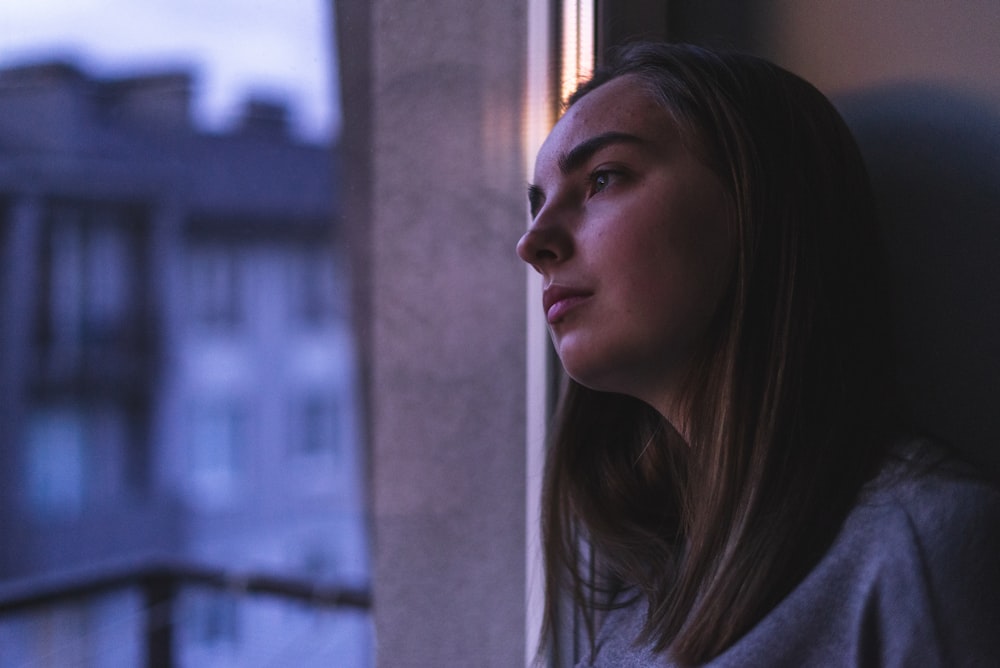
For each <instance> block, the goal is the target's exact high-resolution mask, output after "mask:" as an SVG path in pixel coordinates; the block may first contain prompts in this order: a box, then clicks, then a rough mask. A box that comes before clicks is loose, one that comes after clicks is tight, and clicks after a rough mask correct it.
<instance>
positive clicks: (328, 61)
mask: <svg viewBox="0 0 1000 668" xmlns="http://www.w3.org/2000/svg"><path fill="white" fill-rule="evenodd" d="M331 13H332V2H331V0H0V67H4V66H8V65H14V64H24V63H29V62H37V61H40V60H45V59H51V58H53V57H59V58H70V59H72V60H73V61H75V62H77V63H78V64H79V65H81V66H82V67H83V68H84V70H85V71H87V72H88V73H90V74H94V75H97V76H114V75H127V74H133V73H141V72H142V71H143V70H145V69H147V68H148V69H151V70H156V71H160V70H162V69H164V68H165V67H180V68H183V69H188V70H190V71H192V72H193V73H194V75H195V86H196V87H195V103H194V104H195V109H194V113H195V118H196V120H197V121H198V122H199V123H201V124H202V125H204V126H205V127H206V128H209V129H214V130H222V129H225V128H226V126H227V124H228V123H229V122H231V120H232V119H233V118H235V116H236V115H237V114H238V112H239V108H240V104H241V102H242V101H243V100H244V99H245V97H246V95H247V94H248V93H250V92H255V93H261V94H266V95H267V96H268V97H272V96H279V97H281V98H283V99H285V100H286V101H287V102H288V103H289V105H290V108H291V117H292V120H293V122H294V123H295V127H296V129H297V131H298V132H299V133H300V134H301V135H302V136H304V137H307V138H315V139H321V138H324V137H335V136H336V135H337V133H338V132H339V127H340V113H339V103H338V96H337V94H336V82H335V79H336V75H335V72H336V65H335V56H334V54H333V46H332V35H333V26H332V18H331Z"/></svg>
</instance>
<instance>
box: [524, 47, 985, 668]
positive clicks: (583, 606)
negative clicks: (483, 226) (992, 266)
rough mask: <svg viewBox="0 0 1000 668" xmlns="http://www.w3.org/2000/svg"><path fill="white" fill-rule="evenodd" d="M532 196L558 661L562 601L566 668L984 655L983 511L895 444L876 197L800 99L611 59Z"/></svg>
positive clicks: (566, 122)
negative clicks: (584, 646) (546, 344)
mask: <svg viewBox="0 0 1000 668" xmlns="http://www.w3.org/2000/svg"><path fill="white" fill-rule="evenodd" d="M529 200H530V205H531V211H532V218H533V221H532V224H531V227H530V228H529V230H528V232H527V233H526V234H525V235H524V237H523V238H522V239H521V241H520V243H519V244H518V253H519V255H520V257H521V258H522V259H523V260H524V261H525V262H527V263H529V264H531V265H532V266H533V267H534V268H535V269H536V270H537V271H539V272H540V273H541V274H542V277H543V284H544V295H543V302H544V307H545V311H546V318H547V321H548V324H549V328H550V333H551V336H552V340H553V343H554V345H555V349H556V352H557V354H558V355H559V358H560V360H561V361H562V363H563V366H564V367H565V369H566V372H567V375H568V376H569V380H568V381H567V385H566V387H565V391H564V394H563V396H562V398H561V405H560V410H559V415H558V419H557V428H556V430H555V433H554V439H553V442H552V445H551V448H550V452H549V458H548V461H547V464H546V467H547V468H546V480H545V488H544V492H543V495H544V496H543V518H542V521H543V540H544V549H545V557H546V574H547V603H546V615H545V620H546V621H545V634H544V635H545V637H546V639H547V641H548V646H549V647H550V648H551V649H552V650H553V651H555V650H556V648H557V647H558V643H555V642H553V640H554V636H555V628H556V626H555V617H556V609H557V606H558V604H559V601H560V599H561V598H563V597H564V596H565V594H566V593H568V594H569V595H570V596H571V598H572V600H573V601H574V603H575V605H576V606H577V607H578V609H579V610H580V612H581V613H582V617H583V619H584V621H585V626H586V628H587V631H588V633H589V638H590V651H589V652H588V653H587V654H588V656H587V657H585V663H584V664H583V665H603V666H625V665H628V666H632V665H636V666H641V665H696V664H704V663H710V664H712V665H733V666H746V665H760V666H783V665H787V666H802V665H822V666H827V665H883V664H901V665H921V666H930V665H978V664H976V661H979V660H981V661H984V662H989V661H990V659H993V660H997V657H1000V645H998V642H997V639H996V638H995V637H993V636H1000V627H997V624H998V623H1000V618H998V616H997V610H998V609H1000V608H998V605H997V604H996V603H995V602H994V601H995V600H996V599H995V598H994V599H992V600H990V599H988V598H987V597H984V596H979V595H978V594H977V592H991V593H992V594H994V595H998V596H1000V585H998V575H997V573H1000V567H994V566H992V565H991V564H990V562H989V561H988V559H990V558H992V556H991V555H990V554H989V553H988V552H983V551H982V550H984V549H993V550H995V549H997V548H1000V537H998V532H997V530H996V526H997V524H998V522H1000V510H998V508H1000V501H998V496H997V493H996V492H995V491H994V490H993V489H992V488H991V487H989V486H988V485H986V484H985V483H980V482H977V481H975V480H972V479H966V478H965V477H964V476H962V475H960V474H959V473H958V472H956V471H955V470H954V468H955V467H953V466H952V465H951V464H950V463H948V462H944V461H939V460H940V459H941V458H940V457H938V456H937V455H936V454H935V453H934V451H933V450H932V449H931V448H930V447H929V446H927V445H925V444H920V443H916V442H914V443H910V444H906V443H905V442H902V441H901V440H900V439H899V438H898V434H897V433H896V426H897V425H896V424H895V422H894V419H893V418H894V415H895V412H896V406H895V402H894V393H893V388H892V376H893V370H892V368H891V364H890V359H891V355H890V342H889V338H890V337H889V334H888V331H889V326H888V324H887V322H886V313H887V294H886V293H887V289H886V280H885V277H884V275H883V262H882V251H881V245H880V241H879V237H878V231H877V227H876V223H875V216H874V204H873V200H872V195H871V192H870V188H869V184H868V180H867V176H866V173H865V169H864V165H863V163H862V160H861V157H860V155H859V152H858V150H857V148H856V146H855V143H854V141H853V139H852V137H851V135H850V132H849V131H848V130H847V128H846V126H845V125H844V123H843V121H842V120H841V119H840V117H839V115H838V114H837V113H836V111H835V110H834V109H833V107H832V106H831V105H830V104H829V102H828V101H827V100H826V99H825V98H824V97H823V96H822V95H821V94H820V93H819V92H817V91H816V89H814V88H813V87H812V86H810V85H809V84H808V83H806V82H804V81H803V80H801V79H799V78H797V77H795V76H794V75H792V74H789V73H788V72H785V71H784V70H781V69H780V68H778V67H776V66H774V65H772V64H770V63H767V62H765V61H762V60H760V59H756V58H752V57H749V56H744V55H738V54H729V53H717V52H712V51H708V50H704V49H700V48H697V47H692V46H684V45H637V46H634V47H631V48H630V49H628V50H626V51H625V52H623V54H622V56H621V58H620V60H619V61H618V62H617V64H615V65H614V66H612V67H611V68H609V69H607V70H605V71H600V72H598V73H597V74H596V75H595V76H594V77H593V79H592V80H591V81H589V82H588V83H586V84H584V85H583V86H582V87H581V88H580V89H579V90H578V91H577V92H576V93H575V94H574V96H573V97H572V98H571V99H570V101H569V106H568V109H567V111H566V113H565V114H564V115H563V117H562V118H561V119H560V120H559V122H558V123H557V124H556V126H555V128H554V129H553V130H552V133H551V134H550V135H549V137H548V139H547V140H546V142H545V144H544V145H543V147H542V149H541V150H540V152H539V155H538V158H537V161H536V167H535V176H534V183H533V185H532V186H530V188H529ZM942 528H946V529H947V530H946V531H942ZM970 532H971V534H970ZM968 535H974V536H976V541H978V542H977V543H976V544H975V545H969V544H967V542H965V536H968ZM983 665H988V664H987V663H984V664H983Z"/></svg>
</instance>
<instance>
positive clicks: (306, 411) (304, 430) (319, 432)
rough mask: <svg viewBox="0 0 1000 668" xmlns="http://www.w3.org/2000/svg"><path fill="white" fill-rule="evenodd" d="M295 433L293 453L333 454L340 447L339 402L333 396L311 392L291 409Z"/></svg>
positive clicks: (336, 452)
mask: <svg viewBox="0 0 1000 668" xmlns="http://www.w3.org/2000/svg"><path fill="white" fill-rule="evenodd" d="M293 415H294V416H295V422H296V424H295V425H293V431H294V432H296V433H297V434H298V439H297V447H296V454H300V455H307V456H316V455H327V456H337V454H338V453H339V450H340V421H341V416H340V404H339V402H338V401H337V399H336V397H335V396H332V395H326V394H313V395H309V396H306V397H305V398H304V399H303V400H301V401H300V402H299V403H298V405H297V408H296V410H294V411H293Z"/></svg>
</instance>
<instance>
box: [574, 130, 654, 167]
mask: <svg viewBox="0 0 1000 668" xmlns="http://www.w3.org/2000/svg"><path fill="white" fill-rule="evenodd" d="M646 143H648V142H647V141H646V140H645V139H643V138H641V137H637V136H635V135H630V134H628V133H627V132H602V133H601V134H599V135H594V136H593V137H590V138H589V139H584V140H583V141H582V142H580V143H579V144H577V145H576V146H574V147H573V148H571V149H570V150H569V151H567V152H566V153H565V154H563V155H562V156H560V158H559V171H561V172H562V173H563V174H565V175H568V174H569V173H570V172H572V171H574V170H577V169H579V168H580V167H581V166H582V165H583V164H584V163H585V162H587V160H589V159H590V157H591V156H592V155H594V154H595V153H597V152H598V151H600V150H601V149H602V148H605V147H606V146H609V145H611V144H646Z"/></svg>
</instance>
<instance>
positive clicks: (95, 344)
mask: <svg viewBox="0 0 1000 668" xmlns="http://www.w3.org/2000/svg"><path fill="white" fill-rule="evenodd" d="M192 86H193V82H192V79H191V77H190V75H189V74H187V73H185V72H176V71H166V72H154V73H149V74H141V75H139V76H130V77H124V78H122V77H119V78H114V79H102V78H95V77H92V76H89V75H88V74H87V73H86V72H84V71H82V70H81V69H80V68H78V67H77V66H75V65H73V64H72V63H68V62H49V63H42V64H34V65H28V66H23V67H16V68H11V69H7V70H4V71H0V313H2V315H0V397H2V402H0V403H2V405H0V535H2V537H3V539H2V540H0V580H4V581H7V582H11V581H15V582H26V581H27V582H30V581H32V580H33V579H38V578H45V577H49V576H51V575H52V574H66V573H70V574H72V573H77V572H92V571H95V570H100V569H102V568H112V567H121V566H123V565H129V564H140V563H145V562H152V561H157V560H168V561H178V560H180V561H183V562H185V563H196V564H205V565H210V566H219V567H222V568H225V569H227V571H230V572H266V573H278V574H292V575H296V576H303V577H308V578H312V579H315V580H316V581H332V582H342V583H346V584H349V585H358V586H364V585H365V584H366V583H367V580H368V566H367V563H368V560H367V543H366V534H365V526H364V513H363V506H362V503H363V494H362V490H361V487H360V486H361V481H362V475H361V473H362V471H361V458H360V453H359V452H358V443H359V442H360V438H359V434H358V429H359V426H358V425H359V422H358V420H357V410H356V406H355V396H356V393H355V392H354V383H355V378H354V376H355V369H354V366H353V365H354V362H353V360H354V355H353V351H352V344H351V337H350V333H349V327H348V322H347V312H346V305H347V301H348V293H347V287H346V285H345V282H344V280H343V275H344V274H345V272H343V271H342V267H341V264H342V261H341V260H342V257H343V255H342V253H343V249H342V248H341V247H340V245H339V244H338V239H337V235H336V227H335V226H334V224H333V221H334V220H335V218H336V211H335V208H336V199H335V185H336V183H337V177H336V173H337V163H336V160H335V155H334V150H333V148H332V147H331V146H328V145H314V144H306V143H303V142H301V141H296V139H295V138H294V136H293V133H292V129H291V120H290V118H289V112H288V110H287V109H286V108H285V107H284V106H283V105H282V104H280V103H276V102H274V101H271V100H265V99H261V100H251V101H249V102H248V103H247V104H246V106H245V108H244V110H243V114H242V116H241V118H240V119H238V121H237V122H236V123H235V125H234V128H233V129H232V130H231V131H229V132H227V133H224V134H208V133H204V132H201V131H199V129H198V128H196V127H194V126H193V124H192V122H191V97H192ZM189 598H191V601H190V602H189V603H187V604H186V605H189V606H190V607H189V612H190V614H189V615H187V617H186V619H188V620H190V622H191V624H195V625H197V624H199V623H201V622H199V621H198V620H203V624H202V627H203V628H202V629H201V630H199V629H198V628H188V629H187V631H186V633H188V635H189V636H192V637H200V638H208V639H209V640H213V639H215V640H218V639H219V638H220V637H221V638H222V639H224V640H225V639H229V640H232V639H233V638H234V637H236V636H240V635H241V634H242V637H243V639H244V641H246V638H248V637H249V636H250V635H253V634H252V633H251V634H249V635H248V633H247V632H246V631H245V630H243V631H241V629H242V628H244V627H245V626H246V624H250V623H252V622H250V621H249V620H248V619H247V618H246V615H242V613H241V612H240V611H239V609H238V606H237V607H233V606H231V605H229V604H227V603H225V602H223V603H222V604H220V603H219V602H218V601H213V600H201V599H199V598H198V597H189ZM202 598H204V597H202ZM265 616H266V615H265ZM261 619H263V618H261ZM268 619H269V620H270V621H268V622H266V623H267V624H269V625H271V628H272V630H273V629H275V628H280V624H279V626H278V627H275V626H274V621H273V619H272V618H271V617H268ZM263 637H264V639H265V640H264V641H263V642H266V641H267V638H268V637H269V636H268V634H266V633H265V634H264V636H263ZM258 644H259V643H258ZM206 657H207V655H206ZM206 657H203V658H206ZM206 660H207V659H206ZM199 665H209V664H207V663H206V664H199ZM241 665H243V664H241ZM246 665H251V664H246ZM296 665H304V664H301V663H297V664H296Z"/></svg>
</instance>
